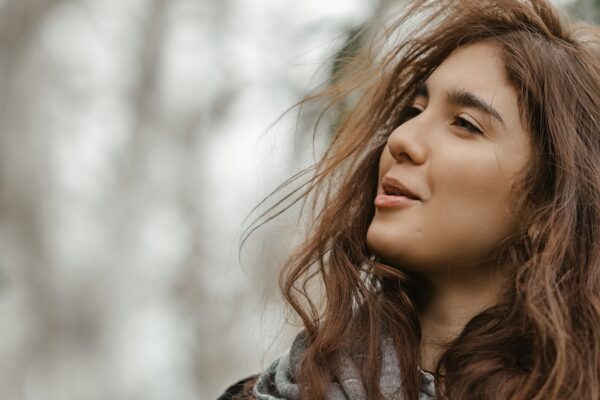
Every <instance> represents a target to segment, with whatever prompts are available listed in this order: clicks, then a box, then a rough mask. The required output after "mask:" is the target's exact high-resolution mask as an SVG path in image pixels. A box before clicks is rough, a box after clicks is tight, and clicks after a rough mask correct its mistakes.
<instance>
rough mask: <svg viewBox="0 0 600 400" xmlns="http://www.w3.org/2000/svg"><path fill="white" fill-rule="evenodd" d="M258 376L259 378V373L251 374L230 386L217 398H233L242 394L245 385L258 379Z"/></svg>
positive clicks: (229, 399)
mask: <svg viewBox="0 0 600 400" xmlns="http://www.w3.org/2000/svg"><path fill="white" fill-rule="evenodd" d="M256 378H258V375H251V376H248V377H246V378H244V379H241V380H239V381H237V382H236V383H234V384H233V385H231V386H229V387H228V388H227V389H226V390H225V392H224V393H223V394H222V395H221V396H219V398H217V400H232V399H233V398H234V396H238V395H241V394H242V393H243V392H244V385H246V383H249V382H251V381H253V380H256Z"/></svg>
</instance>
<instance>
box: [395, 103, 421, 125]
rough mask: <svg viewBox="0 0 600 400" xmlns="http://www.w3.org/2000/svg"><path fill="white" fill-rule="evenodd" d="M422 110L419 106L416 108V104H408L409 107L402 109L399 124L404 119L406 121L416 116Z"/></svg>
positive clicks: (403, 121)
mask: <svg viewBox="0 0 600 400" xmlns="http://www.w3.org/2000/svg"><path fill="white" fill-rule="evenodd" d="M422 111H423V110H421V109H420V108H418V107H416V106H410V107H408V108H406V109H404V111H403V112H402V115H401V117H400V124H403V123H405V122H406V121H408V120H409V119H412V118H414V117H416V116H417V115H419V114H421V112H422Z"/></svg>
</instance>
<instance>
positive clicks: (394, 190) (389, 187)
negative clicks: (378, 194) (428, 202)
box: [381, 176, 421, 200]
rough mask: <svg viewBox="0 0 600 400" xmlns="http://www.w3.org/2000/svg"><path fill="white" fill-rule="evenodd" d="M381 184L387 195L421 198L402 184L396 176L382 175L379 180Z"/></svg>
mask: <svg viewBox="0 0 600 400" xmlns="http://www.w3.org/2000/svg"><path fill="white" fill-rule="evenodd" d="M381 186H382V188H383V192H384V193H385V194H386V195H388V196H404V197H408V198H409V199H413V200H421V198H420V197H419V196H418V195H417V194H415V193H414V192H413V191H411V190H410V189H409V188H407V187H406V186H405V185H403V184H402V183H401V182H400V181H399V180H397V179H396V178H392V177H391V176H384V177H383V179H382V180H381Z"/></svg>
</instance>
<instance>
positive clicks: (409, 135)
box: [387, 117, 427, 165]
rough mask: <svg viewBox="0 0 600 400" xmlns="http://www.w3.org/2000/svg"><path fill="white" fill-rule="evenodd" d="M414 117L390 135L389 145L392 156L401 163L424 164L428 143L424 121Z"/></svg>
mask: <svg viewBox="0 0 600 400" xmlns="http://www.w3.org/2000/svg"><path fill="white" fill-rule="evenodd" d="M416 119H418V117H415V118H413V119H412V120H409V121H407V122H405V123H404V124H402V125H400V126H398V127H397V128H396V129H394V131H393V132H392V133H391V134H390V136H388V140H387V147H388V150H389V152H390V154H391V155H392V157H393V158H394V159H395V160H396V161H397V162H399V163H402V162H406V161H408V162H411V163H413V164H417V165H419V164H423V163H424V162H425V161H426V159H427V145H426V143H425V140H424V132H423V131H424V129H426V128H425V127H424V126H423V123H419V122H418V121H416Z"/></svg>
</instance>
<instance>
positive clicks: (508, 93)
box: [427, 42, 517, 111]
mask: <svg viewBox="0 0 600 400" xmlns="http://www.w3.org/2000/svg"><path fill="white" fill-rule="evenodd" d="M427 85H428V87H430V88H431V89H432V91H435V89H436V88H439V89H440V90H443V91H450V90H456V89H460V90H465V91H469V92H472V93H474V94H476V95H477V96H479V97H481V98H483V99H484V100H486V101H487V102H488V103H489V104H492V103H493V104H494V107H502V106H506V107H509V106H510V105H511V104H512V103H514V106H516V103H517V96H516V92H515V91H514V89H513V88H512V86H511V84H510V83H509V82H508V80H507V79H506V73H505V69H504V65H503V63H502V59H501V54H500V48H499V46H498V45H496V44H492V43H486V42H480V43H475V44H469V45H466V46H463V47H459V48H458V49H456V50H454V51H453V52H452V53H451V54H450V55H449V56H448V57H447V58H446V59H445V60H444V61H443V62H442V64H440V66H439V67H438V68H437V69H436V70H435V71H434V72H433V73H432V74H431V76H430V77H429V79H427ZM499 101H500V102H501V103H502V104H499ZM509 108H512V107H509ZM506 111H509V110H506Z"/></svg>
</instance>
